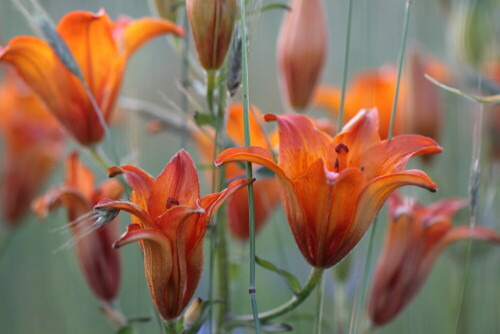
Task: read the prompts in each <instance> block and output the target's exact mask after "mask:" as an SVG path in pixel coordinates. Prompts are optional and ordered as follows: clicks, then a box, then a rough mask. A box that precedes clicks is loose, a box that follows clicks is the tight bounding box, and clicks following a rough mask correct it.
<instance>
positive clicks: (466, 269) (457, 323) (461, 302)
mask: <svg viewBox="0 0 500 334" xmlns="http://www.w3.org/2000/svg"><path fill="white" fill-rule="evenodd" d="M472 228H474V227H472ZM471 249H472V238H470V239H469V241H468V245H467V257H466V259H465V266H464V276H463V284H462V289H461V291H460V299H459V301H458V314H457V319H456V321H455V330H454V331H453V333H455V334H456V333H458V330H459V328H460V322H461V320H462V315H463V312H464V300H465V291H466V290H467V285H468V283H469V268H470V254H471Z"/></svg>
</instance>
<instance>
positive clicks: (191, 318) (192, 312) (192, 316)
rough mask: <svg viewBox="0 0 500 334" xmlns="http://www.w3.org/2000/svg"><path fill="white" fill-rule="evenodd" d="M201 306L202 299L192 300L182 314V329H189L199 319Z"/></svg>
mask: <svg viewBox="0 0 500 334" xmlns="http://www.w3.org/2000/svg"><path fill="white" fill-rule="evenodd" d="M202 306H203V299H201V298H196V299H195V300H193V302H192V303H191V305H189V307H188V308H187V309H186V312H184V318H183V319H184V329H189V328H191V327H192V326H193V325H194V323H195V322H196V320H198V318H199V317H200V314H201V309H202Z"/></svg>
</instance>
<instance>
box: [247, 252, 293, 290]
mask: <svg viewBox="0 0 500 334" xmlns="http://www.w3.org/2000/svg"><path fill="white" fill-rule="evenodd" d="M255 262H256V263H257V264H258V265H259V266H261V267H263V268H265V269H267V270H270V271H272V272H275V273H276V274H278V275H280V276H281V277H283V278H284V279H285V281H286V283H287V284H288V286H289V287H290V289H291V290H292V291H293V292H294V293H295V294H297V293H299V292H300V291H301V290H302V287H301V285H300V282H299V280H298V279H297V278H296V277H295V276H293V275H292V274H291V273H289V272H288V271H286V270H283V269H279V268H278V267H276V266H275V265H274V264H273V263H271V262H269V261H267V260H264V259H262V258H260V257H258V256H256V257H255Z"/></svg>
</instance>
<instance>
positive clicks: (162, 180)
mask: <svg viewBox="0 0 500 334" xmlns="http://www.w3.org/2000/svg"><path fill="white" fill-rule="evenodd" d="M199 198H200V186H199V183H198V174H197V173H196V168H195V166H194V163H193V160H192V159H191V157H190V156H189V154H188V153H187V152H186V151H185V150H180V151H179V152H178V153H177V154H176V155H174V156H173V158H172V159H171V160H170V162H169V163H168V164H167V165H166V166H165V169H164V170H163V171H162V172H161V173H160V175H158V177H157V178H156V181H155V182H154V184H153V187H152V188H151V195H150V197H149V200H148V210H149V213H150V215H151V216H152V217H158V216H160V215H161V214H163V213H164V212H165V210H166V209H168V207H169V205H168V202H169V200H170V201H175V202H177V204H181V205H186V206H189V207H194V206H195V205H196V201H197V200H198V199H199Z"/></svg>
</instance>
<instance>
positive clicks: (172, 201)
mask: <svg viewBox="0 0 500 334" xmlns="http://www.w3.org/2000/svg"><path fill="white" fill-rule="evenodd" d="M174 205H179V201H178V200H176V199H175V198H173V197H170V198H169V199H167V205H166V206H167V209H170V208H171V207H172V206H174Z"/></svg>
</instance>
